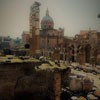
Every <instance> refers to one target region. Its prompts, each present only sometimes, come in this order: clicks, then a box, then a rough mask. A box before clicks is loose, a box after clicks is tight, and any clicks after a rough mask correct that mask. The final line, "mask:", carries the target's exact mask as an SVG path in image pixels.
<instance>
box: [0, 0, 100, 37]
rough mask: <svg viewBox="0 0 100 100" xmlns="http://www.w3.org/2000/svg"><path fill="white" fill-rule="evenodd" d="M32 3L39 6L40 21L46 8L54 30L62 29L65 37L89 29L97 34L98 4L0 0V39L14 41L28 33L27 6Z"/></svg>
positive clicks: (79, 0) (91, 1)
mask: <svg viewBox="0 0 100 100" xmlns="http://www.w3.org/2000/svg"><path fill="white" fill-rule="evenodd" d="M35 1H38V2H40V3H41V6H40V20H41V19H42V18H43V17H44V16H45V13H46V10H47V8H48V9H49V15H50V16H51V17H52V18H53V20H54V28H55V29H58V28H59V27H62V28H64V30H65V36H70V37H73V36H74V35H75V34H79V32H80V30H88V29H89V28H91V29H92V30H97V31H100V19H99V18H97V15H98V14H99V13H100V0H0V36H1V35H2V36H8V35H9V36H11V37H13V38H16V37H21V35H22V33H23V31H29V13H30V6H31V5H32V4H33V3H34V2H35Z"/></svg>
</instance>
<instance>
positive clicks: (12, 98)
mask: <svg viewBox="0 0 100 100" xmlns="http://www.w3.org/2000/svg"><path fill="white" fill-rule="evenodd" d="M40 64H41V63H35V62H34V63H14V64H10V63H8V64H0V97H3V98H8V100H22V99H24V100H27V99H25V98H28V100H60V92H61V83H62V79H61V78H62V74H63V71H62V70H60V69H53V70H40V69H38V70H35V69H34V67H35V66H36V65H37V66H38V65H40ZM66 71H67V70H66ZM28 72H29V73H28ZM66 74H67V73H66ZM66 74H64V75H65V76H66Z"/></svg>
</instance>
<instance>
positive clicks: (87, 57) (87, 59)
mask: <svg viewBox="0 0 100 100" xmlns="http://www.w3.org/2000/svg"><path fill="white" fill-rule="evenodd" d="M90 56H91V46H90V45H89V44H87V45H86V46H85V62H86V63H90Z"/></svg>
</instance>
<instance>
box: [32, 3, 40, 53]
mask: <svg viewBox="0 0 100 100" xmlns="http://www.w3.org/2000/svg"><path fill="white" fill-rule="evenodd" d="M40 5H41V4H40V3H39V2H35V3H34V4H33V5H32V6H31V9H30V36H31V39H30V55H35V54H40V29H39V23H40V8H39V7H40Z"/></svg>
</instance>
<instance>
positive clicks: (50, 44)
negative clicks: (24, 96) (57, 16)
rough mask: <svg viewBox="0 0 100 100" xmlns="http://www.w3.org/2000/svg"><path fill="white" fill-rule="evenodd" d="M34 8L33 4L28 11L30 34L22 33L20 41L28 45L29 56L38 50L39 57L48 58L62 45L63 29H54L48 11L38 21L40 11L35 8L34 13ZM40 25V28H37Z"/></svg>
mask: <svg viewBox="0 0 100 100" xmlns="http://www.w3.org/2000/svg"><path fill="white" fill-rule="evenodd" d="M36 5H37V4H36ZM34 7H35V6H34V4H33V5H32V6H31V9H30V32H23V34H22V41H23V44H24V45H27V44H29V45H30V50H31V53H30V54H31V55H33V52H35V51H34V50H36V48H38V49H39V50H38V52H41V55H43V56H48V57H50V56H51V55H52V53H53V52H54V50H55V49H56V48H57V47H58V46H61V44H63V42H64V41H63V38H64V29H63V28H59V29H55V28H54V20H53V18H52V17H51V16H50V14H49V10H48V9H47V10H46V14H45V16H44V17H43V18H42V20H41V21H40V13H39V12H40V9H39V8H37V10H38V11H36V10H35V8H34ZM35 12H36V13H35ZM40 24H41V28H40V27H39V26H40ZM37 34H38V35H37ZM37 43H38V44H37ZM37 46H38V47H37Z"/></svg>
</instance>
